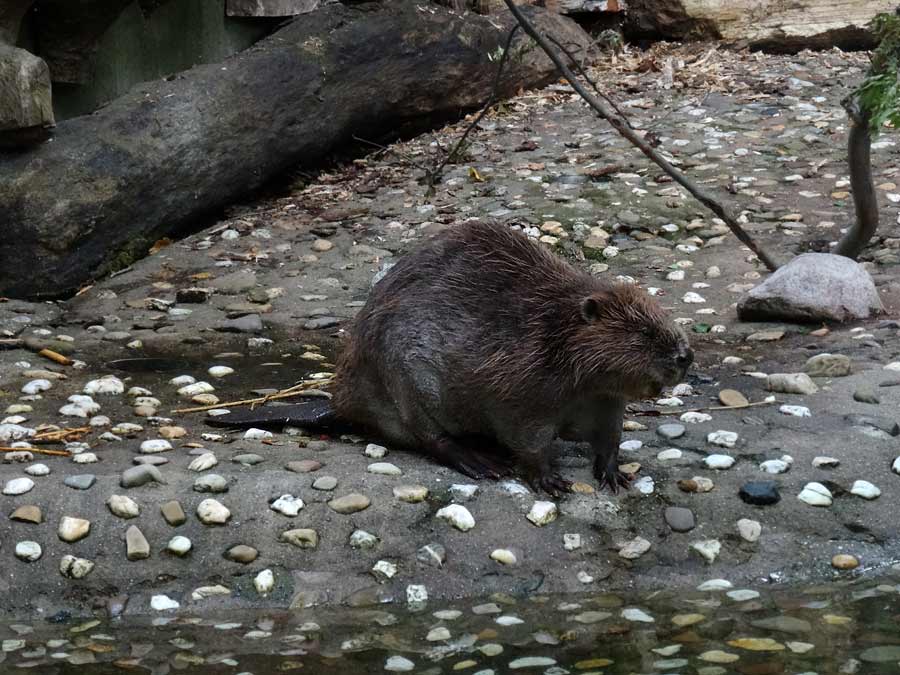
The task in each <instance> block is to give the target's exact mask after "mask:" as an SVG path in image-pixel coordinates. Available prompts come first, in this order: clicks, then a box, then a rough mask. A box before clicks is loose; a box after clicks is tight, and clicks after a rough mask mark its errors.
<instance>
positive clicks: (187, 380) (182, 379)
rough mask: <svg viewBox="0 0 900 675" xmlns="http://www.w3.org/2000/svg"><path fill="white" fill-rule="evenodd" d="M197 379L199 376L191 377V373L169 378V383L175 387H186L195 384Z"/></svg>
mask: <svg viewBox="0 0 900 675" xmlns="http://www.w3.org/2000/svg"><path fill="white" fill-rule="evenodd" d="M196 381H197V378H195V377H191V376H190V375H179V376H178V377H173V378H172V379H171V380H169V384H171V385H173V386H175V387H184V386H186V385H188V384H194V382H196Z"/></svg>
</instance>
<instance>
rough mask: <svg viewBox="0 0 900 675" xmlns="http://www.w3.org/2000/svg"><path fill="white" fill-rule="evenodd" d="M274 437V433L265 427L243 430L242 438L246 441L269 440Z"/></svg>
mask: <svg viewBox="0 0 900 675" xmlns="http://www.w3.org/2000/svg"><path fill="white" fill-rule="evenodd" d="M273 438H275V434H273V433H272V432H271V431H266V430H265V429H254V428H250V429H247V431H245V432H244V440H246V441H270V440H272V439H273Z"/></svg>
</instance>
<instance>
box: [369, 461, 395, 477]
mask: <svg viewBox="0 0 900 675" xmlns="http://www.w3.org/2000/svg"><path fill="white" fill-rule="evenodd" d="M366 471H368V472H369V473H376V474H380V475H382V476H400V475H402V474H403V472H402V471H401V470H400V467H399V466H396V465H394V464H391V463H390V462H374V463H372V464H369V466H368V467H367V468H366Z"/></svg>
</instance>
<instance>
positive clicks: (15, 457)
mask: <svg viewBox="0 0 900 675" xmlns="http://www.w3.org/2000/svg"><path fill="white" fill-rule="evenodd" d="M79 456H80V455H76V457H74V458H73V459H78V457H79ZM33 460H34V454H32V453H30V452H28V451H27V450H19V451H16V452H6V453H3V463H4V464H16V463H24V462H31V461H33ZM25 473H28V469H25ZM29 475H34V474H29Z"/></svg>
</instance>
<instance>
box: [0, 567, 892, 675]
mask: <svg viewBox="0 0 900 675" xmlns="http://www.w3.org/2000/svg"><path fill="white" fill-rule="evenodd" d="M202 604H203V602H202V601H200V602H198V603H197V605H198V606H202ZM11 624H12V626H11ZM0 632H2V637H3V640H4V642H3V650H4V651H3V652H2V655H0V659H4V662H3V664H2V665H0V672H4V673H6V672H23V671H22V670H20V669H23V668H24V669H30V671H31V672H38V673H80V674H84V673H91V674H94V673H97V674H103V673H119V672H123V671H125V672H145V673H160V674H161V673H168V672H176V671H177V672H183V673H245V674H246V673H253V674H255V675H260V674H264V673H283V672H293V671H298V672H301V673H336V674H343V673H348V674H349V673H384V672H415V673H429V674H435V675H437V674H438V673H457V672H459V673H471V674H475V673H477V674H479V675H489V674H490V673H494V674H499V673H543V674H546V675H561V674H564V673H585V674H586V673H609V674H621V675H626V674H628V673H647V674H650V673H660V674H662V673H671V674H674V673H696V674H697V675H725V674H727V673H741V674H743V675H766V674H769V673H795V674H810V673H818V674H820V675H825V674H830V673H835V674H838V673H841V674H850V673H897V672H900V569H897V570H894V571H892V572H890V573H888V574H887V575H884V576H882V577H881V578H880V579H876V580H873V579H860V580H856V581H853V582H840V583H839V582H834V583H827V584H823V585H820V586H814V587H808V588H794V589H780V588H778V589H776V588H761V589H759V591H758V596H757V595H756V593H755V592H753V591H748V589H729V590H714V591H699V590H689V591H678V592H674V591H672V592H668V591H667V592H658V593H655V594H652V595H648V596H643V597H637V596H634V597H629V596H627V595H620V594H600V595H597V594H590V595H579V596H565V597H550V596H541V595H537V596H532V597H512V596H502V595H501V596H497V595H495V596H491V597H489V598H482V599H478V600H470V601H465V602H455V603H445V602H433V601H432V602H426V603H425V604H420V605H418V606H409V605H406V604H386V605H380V606H377V607H373V608H366V609H358V608H357V609H350V608H337V609H316V608H312V609H298V610H289V609H275V610H258V611H235V612H229V613H227V614H219V615H215V616H212V615H204V614H203V613H202V612H191V611H189V610H184V609H182V610H179V612H178V613H177V614H172V613H169V612H160V613H159V614H158V615H157V616H154V617H149V616H139V617H126V618H122V619H115V620H110V619H108V618H105V617H104V618H99V617H98V618H96V619H90V617H81V618H73V619H72V620H70V621H68V622H66V623H58V624H57V623H51V622H49V621H47V620H45V619H38V620H31V621H29V620H21V621H18V622H5V623H4V624H3V625H2V627H0ZM11 640H19V641H22V642H11ZM391 669H393V670H391Z"/></svg>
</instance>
